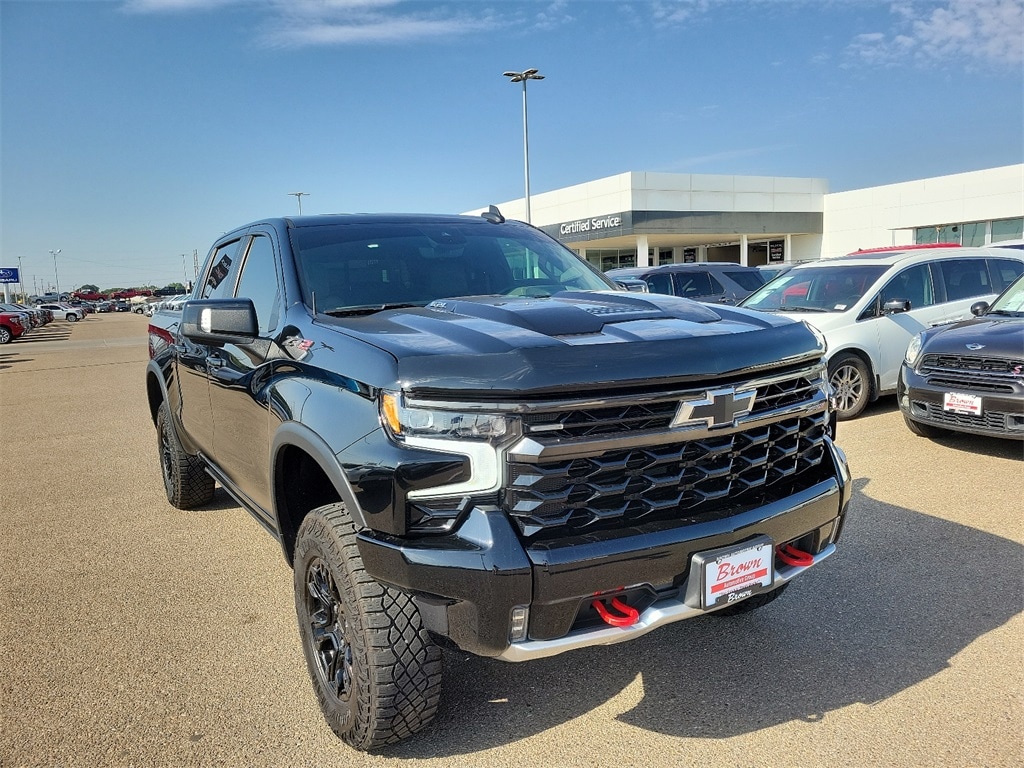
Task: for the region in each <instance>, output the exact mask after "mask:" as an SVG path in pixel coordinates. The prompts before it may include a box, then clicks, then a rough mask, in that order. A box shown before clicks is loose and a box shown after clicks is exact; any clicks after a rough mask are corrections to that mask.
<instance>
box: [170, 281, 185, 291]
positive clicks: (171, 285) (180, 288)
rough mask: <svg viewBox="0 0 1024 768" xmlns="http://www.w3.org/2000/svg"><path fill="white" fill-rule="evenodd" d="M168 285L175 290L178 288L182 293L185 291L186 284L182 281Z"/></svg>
mask: <svg viewBox="0 0 1024 768" xmlns="http://www.w3.org/2000/svg"><path fill="white" fill-rule="evenodd" d="M167 287H168V288H174V289H175V290H177V291H178V292H180V293H184V292H185V286H184V285H182V284H181V283H168V284H167Z"/></svg>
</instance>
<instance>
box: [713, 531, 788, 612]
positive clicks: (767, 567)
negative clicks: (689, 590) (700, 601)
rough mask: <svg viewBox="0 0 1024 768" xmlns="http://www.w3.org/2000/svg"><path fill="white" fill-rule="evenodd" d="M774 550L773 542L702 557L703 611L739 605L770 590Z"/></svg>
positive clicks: (772, 576)
mask: <svg viewBox="0 0 1024 768" xmlns="http://www.w3.org/2000/svg"><path fill="white" fill-rule="evenodd" d="M774 549H775V548H774V546H773V545H772V543H771V542H770V541H764V542H761V543H758V544H755V545H753V546H751V545H749V544H748V545H747V546H743V547H733V548H730V549H724V550H715V551H713V552H703V553H701V556H700V558H701V561H702V567H701V571H702V575H701V583H702V584H703V597H704V607H705V608H716V607H718V606H720V605H726V604H728V603H735V602H739V601H740V600H745V599H746V598H748V597H750V596H751V595H756V594H757V593H758V592H764V591H765V590H766V589H769V588H771V586H772V581H773V579H774V577H775V572H774V563H775V555H774Z"/></svg>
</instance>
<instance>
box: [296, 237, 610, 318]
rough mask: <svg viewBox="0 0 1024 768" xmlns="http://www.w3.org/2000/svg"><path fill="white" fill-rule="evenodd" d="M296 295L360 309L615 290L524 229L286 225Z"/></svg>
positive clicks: (335, 308)
mask: <svg viewBox="0 0 1024 768" xmlns="http://www.w3.org/2000/svg"><path fill="white" fill-rule="evenodd" d="M292 243H293V246H294V249H295V252H296V255H297V261H298V263H299V272H300V275H301V279H302V288H303V294H304V297H305V300H306V302H307V304H309V305H310V306H315V307H316V309H317V311H318V312H328V313H336V314H340V315H352V314H365V313H367V312H372V311H375V310H380V309H388V308H394V307H397V306H425V305H427V304H429V303H430V302H432V301H435V300H437V299H444V298H452V297H456V296H481V295H507V296H533V297H543V296H551V295H553V294H555V293H558V292H560V291H595V290H597V291H608V290H617V289H618V288H617V286H616V284H615V283H614V282H612V281H610V280H609V279H608V278H606V277H604V276H603V275H601V274H600V273H598V272H597V271H596V270H595V269H594V268H593V267H591V266H590V265H589V264H587V263H586V262H585V261H584V260H583V259H581V258H579V257H578V256H577V255H576V254H574V253H573V252H572V251H570V250H568V249H567V248H565V247H564V246H562V245H560V244H559V243H557V242H555V241H554V240H551V239H550V238H548V237H545V236H543V235H541V234H539V233H537V232H534V231H533V230H531V229H527V228H526V227H520V226H516V227H506V226H502V225H494V224H484V225H478V224H476V223H475V222H474V223H467V224H464V225H463V224H459V223H449V222H439V223H432V222H425V223H400V222H386V223H364V224H346V225H337V226H319V227H300V228H296V229H293V230H292Z"/></svg>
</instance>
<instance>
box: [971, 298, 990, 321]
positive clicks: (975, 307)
mask: <svg viewBox="0 0 1024 768" xmlns="http://www.w3.org/2000/svg"><path fill="white" fill-rule="evenodd" d="M988 306H989V305H988V302H987V301H976V302H974V303H973V304H971V314H972V315H974V316H975V317H981V316H982V315H984V314H985V313H986V312H988Z"/></svg>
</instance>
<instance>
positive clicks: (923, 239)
mask: <svg viewBox="0 0 1024 768" xmlns="http://www.w3.org/2000/svg"><path fill="white" fill-rule="evenodd" d="M914 242H915V243H917V244H918V245H925V244H927V243H956V244H958V245H959V244H960V225H959V224H946V225H944V226H939V227H921V228H920V229H917V230H915V232H914Z"/></svg>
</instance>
